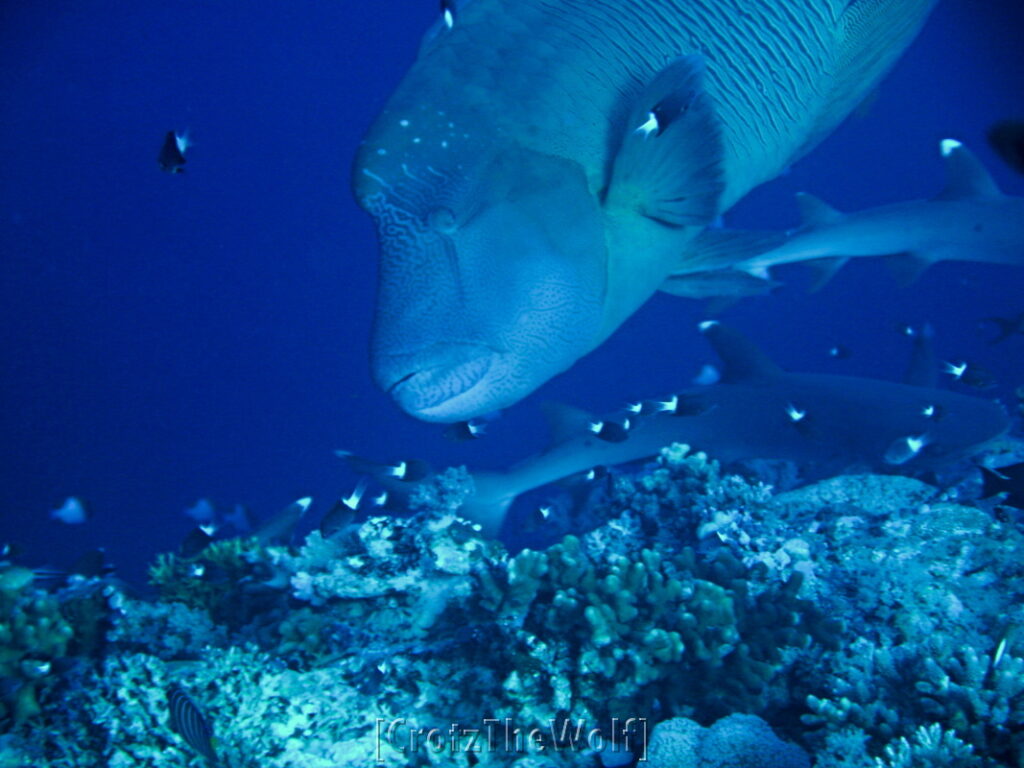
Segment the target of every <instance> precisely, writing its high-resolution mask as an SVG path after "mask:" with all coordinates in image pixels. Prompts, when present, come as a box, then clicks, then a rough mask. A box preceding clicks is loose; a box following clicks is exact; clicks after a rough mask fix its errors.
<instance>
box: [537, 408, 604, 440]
mask: <svg viewBox="0 0 1024 768" xmlns="http://www.w3.org/2000/svg"><path fill="white" fill-rule="evenodd" d="M541 410H542V411H543V413H544V418H545V419H546V420H547V422H548V432H549V438H548V443H549V445H551V446H556V445H560V444H561V443H564V442H567V441H568V440H571V439H573V438H578V437H580V436H581V435H586V434H588V432H587V425H588V424H590V422H591V421H593V417H592V416H591V415H590V414H589V413H587V412H586V411H584V410H582V409H580V408H574V407H573V406H571V405H566V404H565V403H556V402H552V401H548V402H546V403H542V404H541Z"/></svg>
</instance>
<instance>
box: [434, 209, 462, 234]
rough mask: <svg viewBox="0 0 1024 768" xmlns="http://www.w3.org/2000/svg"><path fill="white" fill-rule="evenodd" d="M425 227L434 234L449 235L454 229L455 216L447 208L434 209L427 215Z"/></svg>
mask: <svg viewBox="0 0 1024 768" xmlns="http://www.w3.org/2000/svg"><path fill="white" fill-rule="evenodd" d="M427 226H429V227H430V228H431V229H432V230H434V231H435V232H440V233H442V234H445V235H450V234H452V233H453V232H454V231H455V229H456V224H455V214H454V213H452V212H451V211H450V210H448V209H447V208H435V209H434V210H432V211H431V212H430V213H429V214H427Z"/></svg>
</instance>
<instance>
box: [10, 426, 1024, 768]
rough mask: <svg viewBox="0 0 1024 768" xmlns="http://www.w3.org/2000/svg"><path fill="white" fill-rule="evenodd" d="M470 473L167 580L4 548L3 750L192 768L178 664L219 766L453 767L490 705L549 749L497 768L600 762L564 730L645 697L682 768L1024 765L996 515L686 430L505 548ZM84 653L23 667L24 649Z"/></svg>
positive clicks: (492, 754)
mask: <svg viewBox="0 0 1024 768" xmlns="http://www.w3.org/2000/svg"><path fill="white" fill-rule="evenodd" d="M780 476H781V474H780ZM471 492H472V479H471V478H470V477H469V476H468V475H467V474H466V473H465V472H464V471H448V472H446V473H444V474H442V475H440V476H438V477H437V478H435V480H434V481H433V482H432V483H427V484H425V485H424V486H422V487H421V488H420V489H419V491H418V492H417V494H416V501H415V506H416V508H417V510H418V511H416V512H415V514H413V515H412V516H411V517H406V518H394V517H387V516H374V517H370V518H368V519H366V520H364V521H362V522H360V523H358V524H354V525H349V526H347V527H345V528H343V529H342V530H340V531H338V532H337V533H334V534H333V535H331V536H328V537H325V536H323V535H321V534H320V533H313V534H311V535H309V536H308V537H307V538H306V539H305V540H304V541H303V542H302V543H301V544H300V545H299V546H298V547H288V546H282V545H269V544H265V543H260V542H258V541H256V540H253V539H238V540H227V541H223V542H216V543H214V544H213V545H212V546H209V547H207V548H206V549H205V550H203V551H202V552H199V553H198V554H196V555H193V556H192V557H183V556H181V555H180V554H178V555H173V556H164V557H162V558H161V559H160V560H159V561H158V563H157V564H156V565H155V567H154V569H153V571H152V572H151V576H152V578H153V581H154V583H155V584H156V585H157V587H158V592H159V598H158V599H156V600H152V601H147V600H141V599H138V598H127V597H125V596H124V595H123V594H122V593H121V592H120V591H118V589H117V588H116V587H115V586H114V585H112V584H109V583H107V584H104V582H102V580H101V581H97V582H94V583H93V582H90V583H86V582H81V583H79V585H78V587H77V588H74V589H72V588H71V587H70V586H67V587H63V588H61V589H59V590H52V591H49V592H48V591H45V590H42V589H41V588H39V587H38V586H36V585H34V584H32V582H31V579H29V578H28V577H25V579H21V578H20V577H22V576H24V573H23V572H22V571H19V570H18V569H17V568H16V567H14V566H12V565H11V564H9V563H8V564H5V565H4V569H3V570H0V640H2V643H0V664H2V665H4V666H2V667H0V677H2V678H10V677H14V678H15V679H16V680H19V681H21V689H22V690H23V689H24V688H25V687H29V688H30V690H31V691H32V693H33V695H34V696H35V694H37V693H39V692H42V695H39V696H37V697H36V704H37V706H28V707H27V709H25V707H26V705H24V704H22V705H21V706H22V707H23V710H22V714H20V715H19V714H17V713H16V711H15V707H14V706H13V705H12V701H13V700H12V699H11V698H10V697H9V694H5V696H6V698H4V702H5V703H4V705H3V706H4V707H5V709H4V710H3V711H4V713H5V714H4V715H3V717H4V718H5V723H7V724H9V726H10V733H9V734H8V735H7V736H6V737H5V738H3V739H0V756H2V759H3V760H5V761H6V763H4V764H10V765H16V766H19V768H20V766H22V765H26V766H27V765H32V766H52V767H53V768H85V767H86V766H88V767H89V768H92V766H98V765H104V766H117V768H121V767H122V766H123V767H125V768H127V767H128V766H143V765H148V764H155V763H154V761H157V760H159V763H160V765H167V766H182V767H184V766H192V767H193V768H195V766H198V765H199V764H200V762H199V761H200V758H199V757H198V756H196V754H195V753H194V751H190V748H189V745H188V744H187V743H186V741H185V740H184V739H183V738H182V737H181V736H180V734H178V733H175V732H174V730H173V729H172V728H171V727H170V721H169V715H168V705H167V691H168V689H169V687H170V686H177V687H179V688H180V689H181V690H182V691H184V692H185V693H186V694H187V695H188V696H189V698H190V699H191V700H192V701H194V702H195V704H196V706H197V707H199V708H200V710H201V711H202V713H203V715H204V717H205V718H206V719H207V720H208V721H209V723H210V725H211V727H212V729H213V732H214V736H215V739H216V751H217V754H218V760H219V762H220V763H221V764H222V766H223V768H249V766H252V765H260V766H271V767H272V768H294V767H295V766H300V765H301V766H304V767H305V766H314V767H315V768H319V767H320V766H322V767H323V768H334V767H335V766H339V765H346V764H354V763H360V764H363V763H367V762H369V761H372V760H375V759H377V758H378V757H380V758H381V760H383V764H385V765H396V766H397V765H403V766H404V765H452V764H453V761H466V760H467V759H468V758H467V757H466V756H463V755H457V754H454V753H455V752H457V751H460V750H462V749H464V746H465V745H458V744H455V743H453V742H451V741H450V740H444V739H440V740H438V741H437V742H436V743H435V742H432V741H430V740H429V739H428V740H427V741H425V742H420V743H419V744H418V745H416V744H413V743H412V742H415V740H416V739H417V738H419V736H418V735H417V734H421V733H426V734H430V733H435V732H434V731H432V730H431V729H432V728H440V729H444V728H446V727H448V724H450V723H452V722H459V723H463V724H473V723H476V724H479V722H480V720H481V718H484V717H489V718H494V719H495V720H497V721H501V722H505V721H506V718H507V721H508V722H513V723H515V724H516V726H517V727H522V728H537V729H539V730H540V731H543V732H544V733H545V735H544V737H543V738H542V739H541V740H540V741H539V742H538V743H542V744H544V745H545V747H546V750H545V751H544V752H539V751H537V749H538V747H537V745H536V744H534V745H533V748H532V749H531V746H530V745H529V744H527V745H526V746H523V745H521V744H517V746H519V747H520V749H521V750H522V751H518V752H516V751H511V752H510V751H507V750H502V749H491V748H490V747H493V746H494V745H492V744H488V745H487V746H488V749H485V750H484V751H483V752H480V753H474V757H475V762H479V763H480V764H482V765H484V766H492V765H493V766H514V767H515V768H541V767H543V768H565V767H567V766H577V765H578V766H588V767H591V766H593V765H595V761H596V760H598V754H597V753H598V752H599V751H600V750H599V749H597V748H595V747H594V746H593V745H586V744H584V745H582V746H580V745H578V744H576V743H574V742H572V741H571V740H570V742H569V743H566V742H564V741H560V738H561V737H559V736H557V735H556V732H557V731H559V728H558V727H556V726H567V725H568V724H574V723H590V724H599V725H609V724H612V726H614V723H615V722H616V721H615V719H614V718H620V722H621V719H622V718H630V717H633V718H637V717H646V718H648V721H649V722H650V723H651V724H652V725H653V724H655V723H658V722H659V721H665V722H662V723H661V724H660V725H658V726H657V728H656V729H655V731H654V733H655V736H657V735H658V734H659V733H669V732H672V729H673V728H676V726H673V725H670V724H671V723H676V724H677V725H678V723H680V722H682V723H688V724H687V725H685V726H679V727H682V728H683V730H684V731H685V732H686V733H688V734H690V736H692V738H690V741H689V742H688V743H691V746H692V745H696V746H694V749H695V750H696V751H695V752H694V751H692V750H691V753H690V758H687V759H691V762H690V763H686V762H679V761H677V762H668V763H664V764H665V765H666V766H672V768H679V767H680V766H685V765H690V764H692V765H694V766H700V768H733V766H738V765H741V764H742V765H743V766H745V768H751V766H755V765H761V764H762V763H763V764H764V765H765V766H766V768H767V766H773V768H774V767H775V766H784V768H791V767H795V768H803V766H805V765H806V764H807V763H806V756H805V755H804V754H803V752H801V751H800V750H799V749H797V748H796V747H793V746H791V745H786V744H783V743H782V741H780V740H779V738H777V737H776V736H775V735H773V731H774V733H775V734H778V736H780V737H782V738H784V739H786V740H788V741H791V742H792V741H797V742H799V744H800V746H801V747H802V748H803V749H804V750H806V751H808V752H813V753H814V755H815V761H816V765H818V766H820V768H909V766H915V768H916V766H923V768H950V767H952V766H960V767H962V768H995V766H998V765H1018V764H1021V761H1022V759H1024V758H1022V757H1021V754H1022V744H1021V737H1020V736H1019V735H1018V734H1020V733H1024V660H1022V658H1021V656H1022V648H1021V645H1020V643H1021V640H1020V639H1019V635H1018V632H1019V627H1020V624H1021V620H1022V619H1021V610H1022V609H1021V600H1020V595H1021V592H1022V591H1024V582H1022V578H1024V566H1021V565H1020V557H1019V553H1020V552H1021V551H1024V541H1022V537H1021V535H1020V533H1019V532H1018V531H1016V530H1015V529H1014V528H1013V527H1012V526H1011V525H1009V524H1007V523H1001V522H999V521H998V520H996V519H993V518H992V517H991V516H989V515H988V514H986V513H985V512H984V511H982V510H981V509H979V508H977V507H974V506H971V505H968V504H965V503H963V502H962V501H959V500H954V499H952V498H946V497H944V496H943V495H942V494H941V493H940V492H939V491H937V490H936V489H934V488H932V487H930V486H928V485H925V484H924V483H920V482H918V481H915V480H911V479H909V478H901V477H878V476H872V475H864V476H847V477H841V478H833V479H831V480H826V481H823V482H820V483H816V484H813V485H810V486H806V487H804V488H800V489H797V490H793V491H787V492H784V493H779V494H777V495H776V494H773V493H772V491H771V489H770V488H769V487H768V486H766V485H764V484H762V483H758V482H754V481H749V480H745V479H743V478H741V477H739V476H736V475H730V474H726V473H723V472H722V470H721V468H720V467H719V466H718V464H717V463H716V462H714V461H711V460H709V459H708V458H707V457H705V456H703V455H702V454H693V453H690V452H689V451H688V450H687V449H686V448H685V447H684V446H672V447H671V448H669V449H666V450H665V451H664V452H663V453H662V455H661V456H660V457H659V459H658V461H657V462H656V463H655V464H653V465H650V466H648V467H646V468H645V469H644V470H643V471H641V472H639V473H636V474H629V473H620V474H617V475H615V476H614V477H613V478H612V480H611V482H610V485H609V490H608V492H607V493H606V494H605V496H604V498H603V500H600V501H599V502H598V503H597V504H596V505H594V506H593V507H592V508H591V509H589V510H587V511H584V512H583V513H582V514H581V515H577V516H576V517H575V518H574V520H576V521H577V522H579V521H580V520H583V519H586V518H589V519H590V521H591V522H592V523H593V524H591V525H589V526H588V527H587V528H585V529H580V530H577V531H576V532H575V533H574V534H572V535H567V536H565V537H563V538H561V539H560V540H559V541H558V542H557V543H556V544H554V545H553V546H551V547H548V548H547V549H542V550H523V551H521V552H519V553H518V554H515V555H509V554H508V553H507V552H506V551H505V550H504V548H503V547H502V546H501V545H500V544H498V543H496V542H493V541H489V540H487V539H484V538H482V537H481V536H480V534H479V531H478V530H477V529H476V528H475V527H474V526H473V525H471V524H470V523H467V522H465V521H463V520H461V519H460V518H459V516H458V505H459V504H460V503H461V500H462V499H463V498H465V496H466V494H468V493H471ZM22 570H23V569H22ZM22 582H23V583H22ZM997 587H998V588H997ZM89 596H92V597H94V598H96V600H97V602H96V603H94V604H91V603H88V602H87V600H86V598H87V597H89ZM76 601H77V603H76ZM93 614H95V615H97V616H102V621H99V620H96V619H89V618H88V617H89V616H91V615H93ZM80 625H81V626H80ZM90 638H91V639H90ZM68 656H73V657H74V658H76V659H78V663H76V664H74V665H72V666H70V667H69V668H67V670H66V671H64V672H63V673H62V674H61V675H60V676H55V675H53V674H50V675H49V678H50V679H48V680H47V681H46V684H45V685H37V684H32V685H31V686H28V685H27V682H26V681H25V679H24V677H23V676H24V675H25V674H26V673H25V669H26V668H25V666H24V665H25V663H29V665H30V666H31V665H32V664H39V663H42V662H57V661H60V660H61V659H63V658H65V657H68ZM5 690H6V689H5ZM26 713H27V714H26ZM755 715H757V716H759V717H760V718H763V719H759V718H758V717H754V716H755ZM669 718H675V719H669ZM679 718H689V719H688V720H680V719H679ZM722 718H724V719H722ZM28 720H37V721H38V723H37V724H36V725H34V726H33V727H29V726H28ZM715 721H718V722H717V723H716V722H715ZM382 723H383V724H384V725H383V726H381V724H382ZM713 723H714V725H713ZM382 727H383V728H384V730H385V731H386V732H385V733H384V734H383V736H382V734H381V732H380V729H381V728H382ZM421 729H422V731H421ZM563 730H564V729H563ZM677 730H678V729H677ZM716 734H717V735H716ZM435 735H436V734H435ZM684 735H685V734H684ZM424 738H426V737H424ZM666 738H667V737H666ZM687 738H689V737H687ZM382 739H383V741H382ZM410 740H411V741H410ZM676 741H677V742H678V739H677V740H676ZM683 741H686V739H683ZM382 745H383V746H382ZM652 745H653V744H652ZM716 745H717V746H716ZM743 745H746V746H743ZM498 746H505V747H507V746H508V745H498ZM676 746H677V747H678V746H679V743H677V744H676ZM727 747H728V748H727ZM741 747H742V748H743V749H747V747H749V752H748V753H743V751H742V749H741ZM378 748H383V752H382V753H381V754H380V755H378V753H377V749H378ZM631 748H632V750H633V751H629V752H627V753H626V754H624V755H619V756H616V755H614V754H611V753H604V752H602V753H601V754H600V760H601V761H602V762H603V764H604V765H608V766H611V765H616V764H626V763H625V762H623V761H625V760H628V759H631V758H633V757H636V756H637V755H638V754H639V752H638V751H637V749H636V745H635V744H633V745H631ZM730 750H731V751H730ZM741 753H742V754H741ZM653 754H655V753H652V759H653ZM694 755H696V757H694ZM616 760H619V761H620V762H618V763H617V762H616ZM692 760H696V761H697V762H693V761H692ZM755 760H760V761H761V763H758V762H754V761H755ZM771 760H774V761H775V762H771ZM737 761H741V762H737ZM744 761H745V762H744ZM472 762H474V761H471V763H472ZM456 764H463V762H457V763H456Z"/></svg>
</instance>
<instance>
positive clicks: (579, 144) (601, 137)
mask: <svg viewBox="0 0 1024 768" xmlns="http://www.w3.org/2000/svg"><path fill="white" fill-rule="evenodd" d="M934 2H935V0H776V1H774V2H764V0H714V2H710V1H709V0H629V1H628V2H603V1H595V0H515V1H512V0H466V1H465V2H462V3H458V2H456V3H454V4H453V3H448V4H447V5H446V6H445V13H444V15H443V18H442V19H441V20H439V21H438V23H437V24H436V25H435V28H434V29H432V30H431V31H430V32H428V34H427V36H426V38H425V40H424V43H423V46H422V48H421V51H420V54H419V57H418V59H417V61H416V62H415V64H414V65H413V66H412V68H411V70H410V71H409V73H408V74H407V76H406V78H405V79H404V80H403V82H402V83H401V85H400V86H399V87H398V89H397V90H396V91H395V93H394V94H393V95H392V97H391V98H390V100H389V102H388V104H387V106H386V107H385V109H384V111H383V113H382V114H381V115H380V117H379V118H378V120H377V121H376V123H375V124H374V126H373V127H372V128H371V129H370V131H369V133H368V134H367V136H366V138H365V140H364V142H363V143H362V145H361V146H360V149H359V152H358V154H357V157H356V161H355V166H354V169H353V189H354V192H355V195H356V198H357V200H358V201H359V203H360V204H361V205H362V206H363V208H365V209H366V210H367V211H368V212H369V213H370V214H371V215H372V216H373V218H374V220H375V222H376V225H377V229H378V234H379V239H380V243H381V267H380V281H379V287H378V306H377V312H376V317H375V322H374V331H373V339H372V344H371V364H372V368H373V373H374V378H375V379H376V381H377V383H378V385H379V386H380V387H381V388H382V389H384V390H386V391H388V392H390V393H391V394H392V396H393V397H394V398H395V400H396V401H397V403H398V404H399V405H400V406H401V407H402V408H403V409H404V410H405V411H407V412H408V413H410V414H412V415H413V416H416V417H418V418H422V419H426V420H431V421H453V422H454V421H460V420H467V419H470V418H473V417H474V416H478V415H480V414H483V413H487V412H490V411H493V410H496V409H500V408H502V407H505V406H508V405H511V404H512V403H514V402H516V401H518V400H519V399H521V398H522V397H524V396H525V395H527V394H528V393H530V392H531V391H533V390H534V389H535V388H537V387H538V386H540V385H541V384H542V383H543V382H545V381H546V380H547V379H549V378H550V377H551V376H553V375H555V374H557V373H560V372H561V371H564V370H565V369H567V368H568V367H569V366H571V365H572V364H573V363H574V362H575V361H576V360H577V359H579V358H580V357H581V356H583V355H585V354H586V353H587V352H589V351H590V350H592V349H594V348H595V347H596V346H598V345H599V344H600V343H602V341H604V339H606V338H607V337H608V336H609V334H611V333H612V332H613V331H614V330H615V328H617V327H618V326H619V325H620V324H621V323H622V322H623V320H625V319H626V318H627V317H629V315H631V314H632V313H633V312H634V311H635V310H636V309H637V308H638V307H640V306H641V305H642V304H643V303H644V302H645V301H646V300H647V299H648V298H649V297H650V296H651V295H652V294H653V293H654V292H655V291H656V290H658V289H659V288H662V287H663V286H665V284H666V279H667V278H669V277H670V276H673V275H675V276H678V275H681V274H692V275H696V274H699V273H701V272H702V271H703V272H706V267H704V266H703V265H702V263H701V256H700V251H699V250H695V249H693V248H691V242H692V240H693V239H694V237H695V236H697V235H698V234H699V233H700V232H701V231H702V230H703V229H704V228H705V227H706V226H707V225H708V224H709V223H711V222H712V221H713V220H714V219H715V217H716V216H717V215H718V214H719V213H721V212H722V211H724V210H726V209H728V208H729V207H730V206H731V205H732V204H733V203H735V202H736V201H737V200H739V199H740V198H741V197H743V195H745V194H746V193H747V192H748V191H749V190H750V189H751V188H752V187H754V186H756V185H758V184H760V183H762V182H765V181H767V180H769V179H771V178H773V177H775V176H776V175H778V173H779V172H780V171H781V170H783V169H784V168H786V167H787V166H788V165H790V164H791V163H792V162H794V161H795V160H796V159H798V158H799V157H801V156H802V155H803V154H805V153H807V152H808V151H810V149H811V148H813V147H814V146H815V145H816V144H817V143H818V142H819V141H820V140H821V139H822V138H824V137H825V136H826V135H828V134H829V133H830V132H831V131H832V130H833V129H834V128H835V126H836V125H837V124H838V123H839V122H840V121H841V120H842V119H843V118H844V117H845V116H846V115H847V114H848V113H849V112H850V111H851V110H852V109H853V108H854V107H855V106H856V105H857V104H858V103H860V101H862V100H863V98H864V96H865V95H866V94H867V93H869V92H870V91H871V90H872V89H873V88H874V86H875V84H876V83H877V82H878V81H879V80H880V78H881V77H882V76H883V75H884V74H885V72H886V71H888V69H889V68H890V67H891V66H892V64H893V63H894V62H895V61H896V59H897V58H898V56H899V54H900V53H901V52H902V51H903V49H904V48H905V47H906V46H907V45H908V44H909V43H910V41H911V40H912V39H913V38H914V36H915V35H916V33H917V31H918V30H919V28H920V26H921V24H922V23H923V22H924V19H925V18H926V17H927V15H928V13H929V11H930V10H931V8H932V6H933V5H934ZM715 266H718V265H715ZM736 274H739V273H736ZM719 277H720V276H715V277H709V276H708V275H707V274H704V275H703V277H702V278H697V277H694V278H693V279H692V280H690V281H687V282H686V284H685V285H682V284H681V283H680V282H679V281H678V280H676V282H675V290H672V291H671V292H676V293H682V294H684V295H695V294H696V295H704V294H705V292H707V291H713V292H714V293H715V295H721V294H722V293H723V292H725V293H733V294H741V295H742V294H743V293H745V292H750V291H759V290H762V288H763V286H761V285H760V284H757V283H755V284H754V285H753V286H751V285H749V284H748V283H749V281H746V280H744V279H743V278H742V277H741V278H740V279H739V282H740V285H738V286H733V285H731V284H730V285H726V286H723V285H721V284H720V283H721V280H720V279H719ZM708 283H711V285H709V284H708Z"/></svg>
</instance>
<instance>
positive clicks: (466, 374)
mask: <svg viewBox="0 0 1024 768" xmlns="http://www.w3.org/2000/svg"><path fill="white" fill-rule="evenodd" d="M499 357H500V353H499V352H497V351H496V350H493V349H490V348H488V347H483V346H480V347H476V346H461V345H460V346H459V347H457V348H456V350H455V351H454V354H453V350H452V349H451V348H440V349H438V350H436V352H435V353H434V354H429V353H422V354H418V355H413V356H408V355H395V356H391V355H385V356H382V357H380V358H378V359H375V360H374V368H375V373H376V374H377V377H376V378H377V380H378V382H379V383H380V384H381V386H382V388H383V389H385V390H386V391H387V392H388V394H390V395H391V396H392V397H393V398H394V399H395V402H396V403H398V405H399V407H400V408H401V409H402V410H403V411H405V412H406V413H408V414H409V415H410V416H414V417H415V418H417V419H422V420H424V421H439V422H452V421H459V420H464V419H468V418H472V417H474V416H476V415H478V413H479V412H480V410H481V401H482V399H483V398H481V397H480V394H481V393H480V392H479V391H478V388H479V387H480V385H481V384H483V383H484V382H485V380H486V379H487V378H488V374H489V373H490V372H491V371H492V369H493V368H494V367H495V363H496V362H497V361H498V359H499ZM438 358H440V359H441V360H440V362H438ZM396 363H397V364H398V365H396ZM402 363H404V364H402ZM484 410H486V408H485V409H484Z"/></svg>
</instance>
